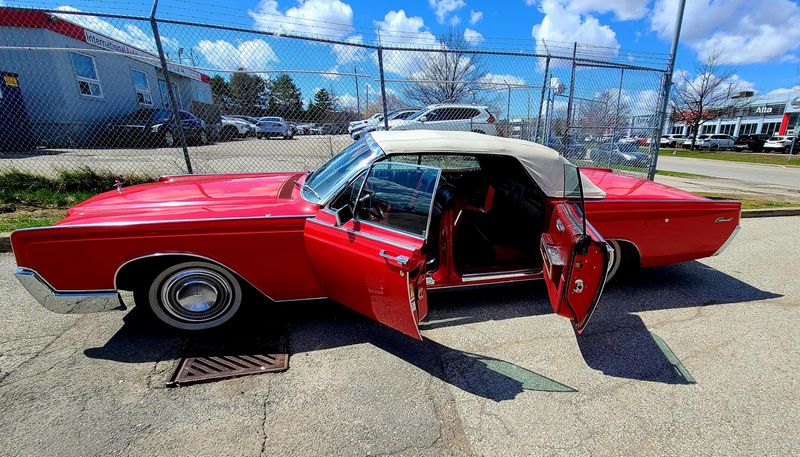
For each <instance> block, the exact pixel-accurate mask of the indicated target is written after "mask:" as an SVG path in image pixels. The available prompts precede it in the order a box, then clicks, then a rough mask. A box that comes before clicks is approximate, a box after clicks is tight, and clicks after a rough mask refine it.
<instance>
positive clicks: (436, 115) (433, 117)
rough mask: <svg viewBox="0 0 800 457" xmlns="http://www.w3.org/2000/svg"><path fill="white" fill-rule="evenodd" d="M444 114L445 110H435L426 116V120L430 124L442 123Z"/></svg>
mask: <svg viewBox="0 0 800 457" xmlns="http://www.w3.org/2000/svg"><path fill="white" fill-rule="evenodd" d="M443 113H444V109H442V108H440V109H435V110H433V111H431V112H430V113H428V114H426V115H425V118H426V120H427V121H428V122H430V121H441V120H442V114H443Z"/></svg>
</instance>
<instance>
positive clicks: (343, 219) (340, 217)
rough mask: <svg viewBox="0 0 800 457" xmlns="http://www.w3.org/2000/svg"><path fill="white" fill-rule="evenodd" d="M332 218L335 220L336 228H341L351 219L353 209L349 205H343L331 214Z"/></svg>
mask: <svg viewBox="0 0 800 457" xmlns="http://www.w3.org/2000/svg"><path fill="white" fill-rule="evenodd" d="M333 216H334V217H335V218H336V226H337V227H341V226H342V225H344V224H345V223H347V221H349V220H350V219H352V218H353V208H351V207H350V205H344V206H342V207H341V208H339V209H337V210H336V211H335V212H334V213H333Z"/></svg>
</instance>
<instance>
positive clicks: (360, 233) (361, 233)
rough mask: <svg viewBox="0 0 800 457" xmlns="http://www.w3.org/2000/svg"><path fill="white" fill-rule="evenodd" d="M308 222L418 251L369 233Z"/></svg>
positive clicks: (314, 220) (312, 220)
mask: <svg viewBox="0 0 800 457" xmlns="http://www.w3.org/2000/svg"><path fill="white" fill-rule="evenodd" d="M308 222H313V223H314V224H317V225H321V226H323V227H329V228H332V229H336V230H341V231H343V232H346V233H348V234H351V235H356V236H360V237H364V238H367V239H369V240H372V241H378V242H380V243H386V244H388V245H390V246H394V247H396V248H400V249H405V250H407V251H413V250H415V249H416V248H414V247H413V246H407V245H405V244H402V243H397V242H394V241H390V240H387V239H385V238H381V237H379V236H375V235H370V234H367V233H364V232H360V231H355V230H351V229H347V228H344V227H337V226H335V225H333V224H328V223H327V222H322V221H321V220H319V219H309V220H308ZM380 228H384V227H380Z"/></svg>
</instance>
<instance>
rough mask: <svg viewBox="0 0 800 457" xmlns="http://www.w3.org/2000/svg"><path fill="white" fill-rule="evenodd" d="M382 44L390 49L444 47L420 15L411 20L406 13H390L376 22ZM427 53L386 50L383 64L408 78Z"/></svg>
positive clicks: (400, 11)
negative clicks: (390, 47) (395, 47)
mask: <svg viewBox="0 0 800 457" xmlns="http://www.w3.org/2000/svg"><path fill="white" fill-rule="evenodd" d="M375 26H376V27H377V28H378V31H379V32H380V37H381V41H382V42H383V43H384V44H387V45H390V46H399V47H411V48H436V47H439V46H441V45H440V44H439V42H438V41H437V40H436V37H435V36H434V35H433V33H431V32H430V30H428V29H427V27H425V21H424V20H423V19H422V18H421V17H419V16H411V17H408V16H407V15H406V12H405V11H404V10H399V11H389V12H388V13H386V16H384V18H383V20H382V21H375ZM425 58H426V53H422V52H401V51H386V52H384V53H383V65H384V68H385V69H386V71H388V72H392V73H396V74H399V75H403V76H408V75H411V74H413V73H414V72H416V71H417V70H418V69H419V68H420V66H421V64H422V62H424V59H425Z"/></svg>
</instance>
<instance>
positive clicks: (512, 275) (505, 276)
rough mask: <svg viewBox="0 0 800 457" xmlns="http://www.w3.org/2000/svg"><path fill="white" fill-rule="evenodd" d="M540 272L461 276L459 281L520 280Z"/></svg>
mask: <svg viewBox="0 0 800 457" xmlns="http://www.w3.org/2000/svg"><path fill="white" fill-rule="evenodd" d="M541 274H542V270H514V271H500V272H496V273H472V274H465V275H462V276H461V281H463V282H465V283H470V282H476V281H486V280H499V279H511V278H520V277H526V276H535V275H541Z"/></svg>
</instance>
